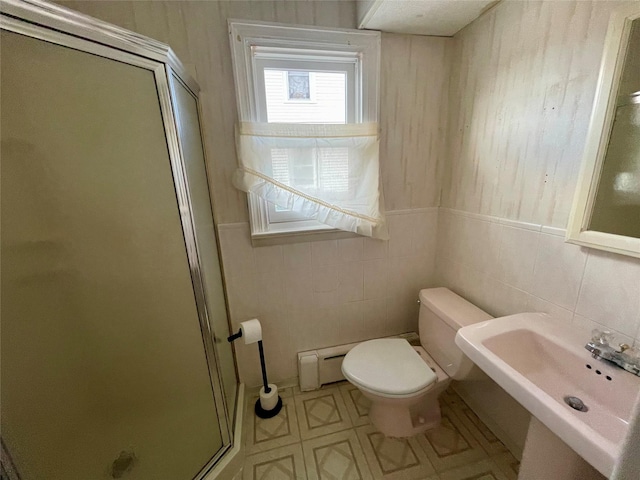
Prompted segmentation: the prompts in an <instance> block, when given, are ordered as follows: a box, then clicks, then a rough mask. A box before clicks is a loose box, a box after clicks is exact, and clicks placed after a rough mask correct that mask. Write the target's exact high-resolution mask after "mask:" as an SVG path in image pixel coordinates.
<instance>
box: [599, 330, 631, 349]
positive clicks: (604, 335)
mask: <svg viewBox="0 0 640 480" xmlns="http://www.w3.org/2000/svg"><path fill="white" fill-rule="evenodd" d="M591 334H592V335H593V337H591V341H592V342H594V343H599V344H600V345H609V344H610V343H611V342H613V338H614V337H613V334H612V333H611V332H610V331H608V330H600V329H598V328H595V329H593V331H592V332H591ZM627 347H628V345H627Z"/></svg>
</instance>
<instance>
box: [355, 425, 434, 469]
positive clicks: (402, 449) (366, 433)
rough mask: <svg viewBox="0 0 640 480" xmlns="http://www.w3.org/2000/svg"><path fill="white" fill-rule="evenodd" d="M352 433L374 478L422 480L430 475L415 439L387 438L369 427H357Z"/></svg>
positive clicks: (427, 465) (425, 460) (424, 457)
mask: <svg viewBox="0 0 640 480" xmlns="http://www.w3.org/2000/svg"><path fill="white" fill-rule="evenodd" d="M356 432H357V434H358V439H359V440H360V444H361V445H362V448H363V450H364V454H365V457H366V458H367V463H368V464H369V468H370V469H371V472H372V473H373V476H374V477H375V478H384V479H390V480H396V479H397V480H399V479H402V480H414V479H415V480H418V479H420V480H422V479H425V478H427V477H428V476H430V475H432V474H433V473H434V469H433V466H432V465H431V463H429V460H428V459H427V457H426V455H425V454H424V452H423V451H422V449H421V448H420V446H419V445H418V442H417V441H416V439H415V438H388V437H385V436H384V435H383V434H382V433H380V432H378V431H377V430H376V429H375V428H374V427H373V425H365V426H362V427H358V428H356Z"/></svg>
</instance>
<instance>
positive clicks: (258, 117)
mask: <svg viewBox="0 0 640 480" xmlns="http://www.w3.org/2000/svg"><path fill="white" fill-rule="evenodd" d="M229 26H230V39H231V45H232V46H231V48H232V56H233V61H234V74H235V81H236V92H237V98H238V110H239V117H240V125H239V127H238V138H239V140H238V152H239V164H240V168H239V171H238V174H237V175H236V179H235V181H234V183H235V184H236V186H238V187H239V188H241V189H242V190H244V191H247V192H248V196H249V197H248V198H249V209H250V220H251V230H252V235H253V236H254V237H262V236H268V235H273V234H284V233H289V234H290V233H292V232H301V231H314V230H319V231H327V230H333V229H336V228H339V229H347V230H349V231H354V232H357V233H363V234H371V232H374V231H377V232H378V233H380V232H382V231H383V230H384V219H383V216H382V212H381V209H380V206H379V198H380V195H379V191H378V188H379V186H378V183H379V181H378V170H379V166H378V152H377V120H378V111H377V108H378V85H377V83H378V68H379V43H380V36H379V33H378V32H362V31H348V30H329V29H316V28H309V27H297V26H295V27H294V26H283V25H275V24H258V23H252V22H244V21H243V22H239V21H230V22H229ZM374 170H375V172H374ZM374 184H375V185H374ZM373 190H375V192H373ZM372 204H375V206H373V207H372V206H371V205H372ZM349 215H351V216H352V217H354V218H350V219H344V218H342V216H349ZM365 224H366V225H365Z"/></svg>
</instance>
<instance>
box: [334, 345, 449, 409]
mask: <svg viewBox="0 0 640 480" xmlns="http://www.w3.org/2000/svg"><path fill="white" fill-rule="evenodd" d="M342 373H343V374H344V376H345V377H346V378H347V380H349V381H350V382H351V383H353V384H355V385H356V386H358V387H359V388H362V389H363V390H366V391H369V392H371V393H374V394H376V395H379V396H382V397H390V398H403V397H413V396H416V395H420V394H421V393H423V392H425V391H426V390H428V389H429V388H431V386H432V385H433V384H434V383H435V382H436V381H437V376H436V374H435V373H434V372H433V371H432V370H431V368H430V367H429V365H427V363H426V362H425V361H424V360H423V359H422V358H421V357H420V355H419V354H418V353H417V352H416V351H415V350H414V349H413V347H412V346H411V345H409V342H407V341H406V340H404V339H401V338H383V339H377V340H368V341H366V342H362V343H360V344H358V345H356V346H355V347H353V348H352V349H351V350H350V351H349V353H347V355H346V357H345V358H344V360H343V362H342Z"/></svg>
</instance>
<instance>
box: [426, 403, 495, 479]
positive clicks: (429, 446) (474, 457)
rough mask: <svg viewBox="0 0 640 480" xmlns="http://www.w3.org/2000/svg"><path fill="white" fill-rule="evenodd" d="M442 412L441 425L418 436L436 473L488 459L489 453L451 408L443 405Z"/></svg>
mask: <svg viewBox="0 0 640 480" xmlns="http://www.w3.org/2000/svg"><path fill="white" fill-rule="evenodd" d="M441 411H442V422H441V423H440V425H439V426H438V427H436V428H432V429H430V430H427V431H426V432H424V433H423V434H421V435H418V442H419V443H420V445H421V446H422V448H423V449H424V451H425V453H426V454H427V457H428V458H429V461H430V462H431V463H432V464H433V466H434V468H435V469H436V471H438V472H443V471H445V470H449V469H451V468H455V467H459V466H461V465H468V464H470V463H473V462H477V461H478V460H482V459H483V458H487V457H488V455H487V453H486V452H485V451H484V450H483V449H482V447H480V444H479V443H478V441H477V440H476V439H475V438H473V435H471V433H470V432H469V430H467V429H466V428H465V426H464V425H463V424H462V422H461V421H460V419H459V418H458V417H457V416H456V415H454V413H453V411H452V409H451V407H449V406H447V405H446V404H444V403H443V404H442V405H441Z"/></svg>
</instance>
